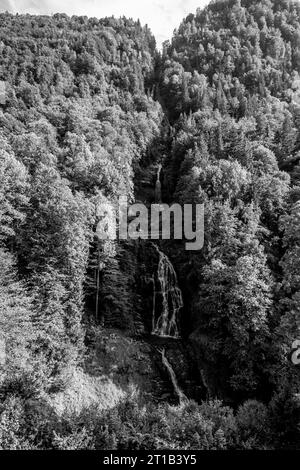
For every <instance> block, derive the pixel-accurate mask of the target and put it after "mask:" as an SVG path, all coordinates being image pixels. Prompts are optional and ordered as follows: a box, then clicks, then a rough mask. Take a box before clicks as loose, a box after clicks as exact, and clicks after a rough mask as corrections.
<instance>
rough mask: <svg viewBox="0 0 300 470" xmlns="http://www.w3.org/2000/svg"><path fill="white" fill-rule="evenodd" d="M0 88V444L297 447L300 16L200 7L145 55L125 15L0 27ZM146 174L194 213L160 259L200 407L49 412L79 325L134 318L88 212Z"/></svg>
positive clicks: (76, 360) (84, 346)
mask: <svg viewBox="0 0 300 470" xmlns="http://www.w3.org/2000/svg"><path fill="white" fill-rule="evenodd" d="M0 79H1V80H2V81H3V82H4V84H5V100H4V102H3V103H2V104H0V137H1V147H0V175H1V184H0V266H1V269H0V296H1V303H0V328H1V338H2V339H4V340H5V344H6V360H5V363H4V364H1V369H0V448H21V449H24V448H51V447H54V448H64V449H68V448H98V449H99V448H100V449H101V448H118V449H132V448H150V449H151V448H168V447H169V448H178V449H179V448H180V449H210V448H211V449H228V448H247V449H251V448H252V449H253V448H254V449H255V448H274V447H278V448H282V447H293V446H294V447H295V446H297V445H299V424H300V418H299V410H300V402H299V393H300V382H299V369H297V368H296V367H295V365H294V364H292V363H291V362H290V361H289V353H290V351H291V347H292V343H293V342H294V340H296V339H297V335H299V328H300V253H299V230H300V201H299V199H300V166H299V165H300V4H299V3H298V2H295V1H290V0H273V1H272V0H263V1H250V0H241V1H240V0H217V1H213V2H211V3H210V4H209V5H208V6H207V7H205V8H204V9H199V10H198V11H197V13H196V14H195V15H193V14H191V15H189V16H188V17H187V18H185V19H184V20H183V22H182V23H181V25H180V26H179V27H178V29H177V30H176V31H175V32H174V36H173V38H172V40H171V41H170V42H166V43H165V44H164V47H163V51H162V53H161V54H160V53H158V52H157V50H156V45H155V39H154V37H153V36H152V34H151V32H150V31H149V29H148V27H142V26H141V25H140V23H139V22H135V21H133V20H130V19H126V18H120V19H115V18H113V17H112V18H105V19H97V18H87V17H75V16H73V17H71V18H70V17H68V16H67V15H64V14H55V15H53V16H51V17H47V16H30V15H15V16H14V15H10V14H8V13H5V14H0ZM157 162H159V163H162V165H163V181H162V184H163V194H164V197H165V199H166V200H168V201H169V202H178V203H181V204H184V203H204V205H205V244H204V248H203V250H202V251H201V252H197V253H194V252H186V251H185V250H184V243H182V244H181V243H177V244H176V245H175V246H174V243H173V242H171V241H170V242H169V243H168V242H167V243H166V244H165V248H166V250H167V251H168V253H169V255H170V258H171V259H172V261H173V263H174V266H175V268H176V270H177V273H178V279H179V283H180V286H181V289H182V292H183V299H184V309H183V312H182V317H181V330H182V336H183V341H184V342H185V343H186V344H188V345H189V347H191V348H192V349H193V351H194V355H195V357H196V361H197V364H198V368H199V371H201V374H203V377H204V379H203V380H204V382H205V385H206V387H207V398H208V400H207V401H203V402H202V403H196V402H195V401H192V400H190V401H189V402H187V403H185V405H184V406H181V407H178V408H176V407H173V408H172V407H170V406H169V405H168V403H167V400H165V401H164V400H162V403H161V404H160V405H159V409H157V406H156V405H155V404H154V402H153V400H151V398H150V399H149V400H148V403H147V404H146V406H147V407H146V409H145V408H143V407H140V406H139V404H138V403H135V402H134V400H132V399H130V397H129V398H128V400H127V401H126V402H125V403H121V404H120V405H118V406H117V407H115V408H113V409H112V410H105V411H102V412H99V411H97V412H95V410H93V409H89V410H84V411H83V412H82V413H81V414H80V415H76V416H62V417H61V416H58V415H57V414H56V412H55V410H54V409H53V408H51V406H50V405H49V402H48V401H47V396H48V395H50V394H53V393H56V392H57V391H63V390H64V389H65V388H66V386H67V383H68V377H69V373H70V370H71V369H72V368H73V369H74V368H76V367H78V366H79V365H80V364H82V361H83V358H84V357H85V356H86V355H87V354H88V351H89V344H88V341H87V336H88V335H87V331H89V328H90V325H91V324H92V325H93V328H95V329H96V330H97V329H99V331H100V333H99V334H101V332H102V331H103V329H105V326H108V324H107V325H105V320H106V319H107V316H109V313H110V311H111V312H112V311H113V310H118V311H119V313H118V322H117V323H115V324H114V325H116V326H117V328H119V329H122V330H124V331H128V330H129V329H130V328H131V326H132V325H133V324H134V322H135V320H134V319H133V313H132V315H131V313H130V312H134V310H135V309H136V308H137V306H136V305H135V303H137V302H135V300H132V299H131V300H128V298H129V297H130V296H131V294H132V292H131V291H130V292H129V290H128V289H129V288H128V286H129V281H128V278H129V277H130V275H129V271H130V270H132V269H133V265H134V264H138V263H137V262H136V263H135V261H133V259H135V258H134V257H135V256H137V259H138V256H140V255H136V254H135V251H134V250H135V248H132V247H127V245H125V246H123V247H121V248H120V247H116V246H111V245H109V244H107V243H106V244H105V243H99V242H98V241H96V240H95V230H96V225H97V222H98V213H97V207H98V204H100V203H102V202H105V201H110V202H114V201H116V200H117V198H118V196H120V195H127V196H128V198H129V200H133V199H134V198H135V197H136V192H137V190H136V188H139V187H140V186H141V185H142V183H141V181H142V178H141V175H144V177H145V174H147V172H148V173H149V172H151V171H152V170H153V168H152V166H153V165H155V164H157ZM151 165H152V166H151ZM130 250H131V251H130ZM124 265H126V266H127V268H126V266H125V267H124ZM126 269H127V271H126ZM143 269H144V267H143ZM124 273H125V274H124ZM94 274H96V276H94ZM140 277H141V276H140ZM130 283H131V284H130V286H132V285H133V286H135V287H134V288H136V286H137V285H138V282H137V281H136V280H132V278H130ZM131 288H132V287H131ZM137 298H139V299H140V298H141V295H139V297H137ZM95 302H96V312H95V311H94V309H92V308H91V305H93V306H94V305H95ZM99 306H100V307H99ZM101 306H102V307H101ZM104 306H105V307H104ZM93 308H94V307H93ZM101 308H102V311H104V309H105V312H107V311H108V313H106V314H105V315H104V316H102V315H101V312H100V313H99V311H98V310H100V311H101ZM139 308H140V309H141V307H140V306H139ZM120 310H121V312H120ZM130 315H131V317H130ZM139 315H140V317H139V321H141V322H142V321H143V315H144V316H145V315H147V312H144V313H143V312H142V313H141V312H139ZM111 323H112V324H113V321H112V320H111ZM103 334H104V333H103ZM131 334H132V332H131ZM298 339H300V338H298ZM141 341H142V340H141ZM222 401H223V403H222ZM46 403H47V405H46ZM229 405H230V406H229ZM162 429H165V433H163V431H162Z"/></svg>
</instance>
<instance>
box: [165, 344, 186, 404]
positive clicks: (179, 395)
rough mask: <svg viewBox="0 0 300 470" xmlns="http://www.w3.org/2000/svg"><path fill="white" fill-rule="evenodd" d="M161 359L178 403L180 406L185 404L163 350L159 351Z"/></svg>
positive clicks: (184, 397) (183, 395) (184, 398)
mask: <svg viewBox="0 0 300 470" xmlns="http://www.w3.org/2000/svg"><path fill="white" fill-rule="evenodd" d="M161 358H162V363H163V364H164V366H165V367H166V369H167V371H168V373H169V375H170V379H171V382H172V385H173V387H174V391H175V393H176V395H177V396H178V399H179V403H180V404H182V403H184V402H186V401H187V397H186V396H185V394H184V393H183V391H182V390H181V388H180V387H179V385H178V382H177V378H176V374H175V372H174V370H173V367H172V366H171V364H170V363H169V361H168V359H167V356H166V353H165V350H164V349H163V350H162V351H161Z"/></svg>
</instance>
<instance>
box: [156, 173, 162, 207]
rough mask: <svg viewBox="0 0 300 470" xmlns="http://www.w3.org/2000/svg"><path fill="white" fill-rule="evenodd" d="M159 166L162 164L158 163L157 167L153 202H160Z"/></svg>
mask: <svg viewBox="0 0 300 470" xmlns="http://www.w3.org/2000/svg"><path fill="white" fill-rule="evenodd" d="M161 168H162V166H161V164H159V165H158V168H157V175H156V183H155V202H161V182H160V172H161Z"/></svg>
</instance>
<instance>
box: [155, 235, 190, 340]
mask: <svg viewBox="0 0 300 470" xmlns="http://www.w3.org/2000/svg"><path fill="white" fill-rule="evenodd" d="M152 245H153V246H154V247H155V249H156V250H157V253H158V256H159V259H158V267H157V281H158V283H159V285H160V289H159V290H157V289H155V282H154V284H153V285H154V289H153V305H154V308H153V319H152V324H153V328H152V334H154V335H158V336H169V337H172V338H178V337H179V331H178V325H177V316H178V312H179V310H180V309H181V308H182V307H183V300H182V293H181V290H180V288H179V287H178V281H177V275H176V272H175V270H174V267H173V265H172V263H171V261H170V260H169V258H168V257H167V256H166V255H165V254H164V253H163V252H162V251H160V249H159V248H158V247H157V245H155V244H154V243H153V244H152ZM158 294H159V295H160V296H161V300H162V302H161V312H160V315H159V316H158V318H156V314H157V312H156V310H157V305H158V302H157V301H156V297H157V295H158Z"/></svg>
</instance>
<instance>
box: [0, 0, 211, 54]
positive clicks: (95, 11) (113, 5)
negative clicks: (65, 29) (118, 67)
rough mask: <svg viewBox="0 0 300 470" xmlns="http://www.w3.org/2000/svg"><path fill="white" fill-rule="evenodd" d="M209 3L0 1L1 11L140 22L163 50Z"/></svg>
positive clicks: (164, 0) (171, 0)
mask: <svg viewBox="0 0 300 470" xmlns="http://www.w3.org/2000/svg"><path fill="white" fill-rule="evenodd" d="M207 3H208V0H0V11H10V12H12V13H30V14H47V15H51V14H53V13H58V12H59V13H61V12H62V13H67V14H68V15H86V16H92V17H97V18H103V17H105V16H112V15H114V16H116V17H119V16H123V15H124V16H127V17H131V18H134V19H138V18H139V19H140V21H141V23H142V24H148V26H149V27H150V28H151V30H152V33H153V34H154V36H155V37H156V41H157V45H158V47H160V46H161V44H162V42H163V41H165V40H167V39H171V37H172V34H173V31H174V29H175V28H177V27H178V26H179V24H180V23H181V21H182V19H183V18H184V17H185V16H187V15H188V14H189V13H195V12H196V9H197V8H198V7H203V6H205V5H206V4H207Z"/></svg>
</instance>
